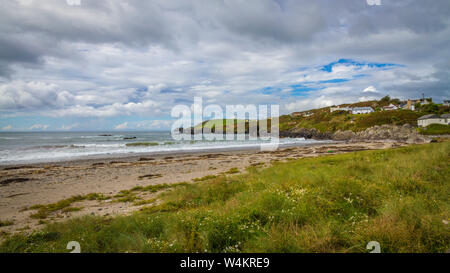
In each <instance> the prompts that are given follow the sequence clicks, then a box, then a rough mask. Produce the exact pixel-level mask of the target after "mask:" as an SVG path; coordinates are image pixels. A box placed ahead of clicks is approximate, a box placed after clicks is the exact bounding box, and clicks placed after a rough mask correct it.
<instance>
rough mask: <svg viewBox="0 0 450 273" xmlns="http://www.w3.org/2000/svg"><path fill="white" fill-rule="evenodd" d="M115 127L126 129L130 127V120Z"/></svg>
mask: <svg viewBox="0 0 450 273" xmlns="http://www.w3.org/2000/svg"><path fill="white" fill-rule="evenodd" d="M114 129H116V130H125V129H128V122H124V123H122V124H119V125H117V126H116V127H114Z"/></svg>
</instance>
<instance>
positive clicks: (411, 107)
mask: <svg viewBox="0 0 450 273" xmlns="http://www.w3.org/2000/svg"><path fill="white" fill-rule="evenodd" d="M400 108H401V109H405V110H411V111H415V110H416V106H415V105H414V103H413V102H412V100H408V101H407V102H406V103H403V104H402V105H400Z"/></svg>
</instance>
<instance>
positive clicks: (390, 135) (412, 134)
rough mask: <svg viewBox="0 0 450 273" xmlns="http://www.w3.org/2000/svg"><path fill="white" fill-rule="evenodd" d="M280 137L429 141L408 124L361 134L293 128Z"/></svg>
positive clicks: (374, 127) (384, 126) (365, 131)
mask: <svg viewBox="0 0 450 273" xmlns="http://www.w3.org/2000/svg"><path fill="white" fill-rule="evenodd" d="M280 137H291V138H300V137H304V138H306V139H310V138H312V139H317V140H322V139H332V140H337V141H351V142H353V141H355V142H356V141H358V142H360V141H381V140H392V141H400V142H407V143H427V142H430V139H429V138H427V137H425V136H423V135H420V134H419V133H418V132H417V131H416V129H415V128H414V127H412V126H411V125H409V124H405V125H403V126H398V125H381V126H378V125H376V126H373V127H370V128H368V129H366V130H364V131H361V132H357V133H355V132H353V131H350V130H347V131H341V130H339V131H336V132H334V133H328V132H327V133H323V132H320V131H319V130H317V129H306V128H293V129H291V130H288V131H281V132H280Z"/></svg>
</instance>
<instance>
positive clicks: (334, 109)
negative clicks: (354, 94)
mask: <svg viewBox="0 0 450 273" xmlns="http://www.w3.org/2000/svg"><path fill="white" fill-rule="evenodd" d="M335 111H345V112H351V111H352V108H350V107H339V106H338V107H331V108H330V112H331V113H333V112H335Z"/></svg>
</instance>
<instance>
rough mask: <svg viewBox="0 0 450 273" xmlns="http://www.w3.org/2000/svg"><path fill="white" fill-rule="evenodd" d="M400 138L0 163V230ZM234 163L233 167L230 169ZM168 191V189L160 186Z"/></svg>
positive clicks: (125, 210) (107, 209) (119, 206)
mask: <svg viewBox="0 0 450 273" xmlns="http://www.w3.org/2000/svg"><path fill="white" fill-rule="evenodd" d="M406 145H407V144H405V143H395V142H379V143H377V142H373V143H329V144H318V145H309V146H302V147H290V148H284V149H279V150H277V151H273V152H260V151H259V150H244V151H242V150H241V151H236V150H234V151H221V152H213V153H207V152H205V153H173V154H170V155H167V154H165V155H164V154H161V155H151V156H150V155H149V156H145V155H139V156H131V157H130V156H128V157H120V158H98V159H88V160H76V161H66V162H58V163H51V164H49V163H46V164H33V165H17V166H3V167H0V177H1V179H0V220H2V221H10V222H12V223H13V224H12V225H8V226H4V227H1V228H0V232H2V233H4V234H13V233H16V232H31V231H34V230H37V229H39V228H40V227H42V226H43V223H49V222H54V221H62V220H66V219H68V218H71V217H78V216H82V215H101V216H107V215H118V214H129V213H132V212H133V211H137V210H140V209H142V207H143V206H149V204H150V205H151V203H150V202H149V203H148V204H145V205H136V203H133V202H126V201H125V202H122V201H118V200H117V198H115V196H117V195H118V194H119V193H120V192H121V191H126V190H130V189H132V188H134V187H146V186H149V185H158V184H169V185H170V184H175V183H181V182H187V183H201V178H202V177H205V176H212V175H220V174H224V173H226V172H228V173H227V174H226V175H233V174H234V173H242V172H245V170H246V168H247V167H249V166H258V167H268V166H270V165H271V163H273V162H277V161H287V160H292V159H299V158H307V157H317V156H325V155H332V154H337V153H346V152H352V151H362V150H375V149H389V148H395V147H401V146H406ZM233 168H237V170H238V171H239V172H237V171H236V169H234V171H233V172H229V171H230V169H233ZM166 190H170V189H166ZM161 192H164V190H162V191H158V192H139V193H138V194H137V196H138V198H139V199H140V200H153V199H154V200H155V203H157V195H158V194H160V193H161ZM93 193H97V194H102V195H104V196H106V198H104V199H103V200H83V201H80V202H77V203H76V207H77V208H79V209H78V210H73V211H70V210H66V211H55V212H53V213H51V214H50V215H49V216H48V217H46V218H45V219H34V218H32V217H30V216H31V215H32V214H33V213H35V212H36V211H35V210H33V209H29V208H30V207H32V206H36V205H48V204H52V203H55V202H58V201H60V200H63V199H67V198H70V197H72V196H77V195H88V194H93Z"/></svg>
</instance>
